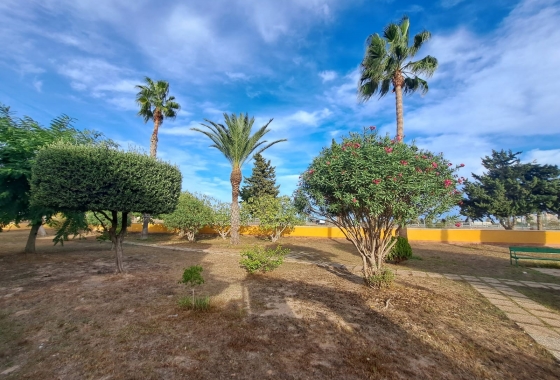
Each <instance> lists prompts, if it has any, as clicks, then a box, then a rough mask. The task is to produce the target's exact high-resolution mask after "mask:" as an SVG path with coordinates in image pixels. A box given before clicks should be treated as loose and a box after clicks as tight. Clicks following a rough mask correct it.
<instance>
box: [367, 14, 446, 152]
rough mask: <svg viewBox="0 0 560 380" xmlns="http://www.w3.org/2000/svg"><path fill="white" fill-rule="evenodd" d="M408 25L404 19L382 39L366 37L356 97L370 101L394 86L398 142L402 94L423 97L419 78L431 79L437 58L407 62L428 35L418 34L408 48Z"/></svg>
mask: <svg viewBox="0 0 560 380" xmlns="http://www.w3.org/2000/svg"><path fill="white" fill-rule="evenodd" d="M409 26H410V22H409V19H408V17H407V16H404V17H403V18H402V20H401V21H400V22H399V23H398V24H394V23H391V24H389V25H387V26H386V27H385V30H384V31H383V37H381V36H380V35H379V34H377V33H376V34H372V35H371V36H369V37H368V39H367V40H366V43H367V48H366V53H365V56H364V59H363V61H362V63H361V77H360V81H359V83H358V98H360V99H361V100H362V101H366V100H369V98H371V96H372V95H375V94H379V97H380V98H382V97H384V96H385V95H387V93H388V92H389V89H390V88H391V85H393V92H394V93H395V97H396V108H397V139H399V140H400V141H402V139H403V138H404V120H403V102H402V95H403V92H404V93H405V94H411V93H414V92H416V91H417V90H420V91H421V92H422V94H425V93H427V92H428V82H426V81H425V80H424V79H422V78H419V77H418V75H419V74H424V75H426V76H427V77H431V76H432V75H433V74H434V72H435V71H436V69H437V66H438V61H437V59H436V58H434V57H431V56H429V55H427V56H426V57H424V58H422V59H421V60H419V61H416V62H412V61H410V59H411V58H412V57H414V56H415V55H416V53H418V50H420V48H421V47H422V45H423V44H424V42H426V41H428V40H429V39H430V37H431V34H430V32H428V31H427V30H424V31H423V32H420V33H418V34H417V35H415V36H414V42H413V43H412V45H411V46H409V45H408V42H409V37H408V32H409ZM407 60H408V62H407Z"/></svg>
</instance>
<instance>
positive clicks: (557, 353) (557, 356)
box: [548, 350, 560, 361]
mask: <svg viewBox="0 0 560 380" xmlns="http://www.w3.org/2000/svg"><path fill="white" fill-rule="evenodd" d="M548 351H549V352H550V353H551V354H552V356H554V358H555V359H556V360H558V361H560V351H554V350H548Z"/></svg>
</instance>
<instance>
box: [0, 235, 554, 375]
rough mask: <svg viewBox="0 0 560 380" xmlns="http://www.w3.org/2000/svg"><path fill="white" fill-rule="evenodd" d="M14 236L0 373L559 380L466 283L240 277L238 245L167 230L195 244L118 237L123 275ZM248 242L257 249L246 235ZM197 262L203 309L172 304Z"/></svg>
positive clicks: (541, 354)
mask: <svg viewBox="0 0 560 380" xmlns="http://www.w3.org/2000/svg"><path fill="white" fill-rule="evenodd" d="M26 233H27V231H9V232H6V233H0V373H2V372H8V373H6V374H4V375H0V379H4V378H5V379H12V378H13V379H15V378H17V379H42V378H45V379H46V378H48V379H55V378H60V379H77V378H80V379H82V378H83V379H90V378H91V379H101V378H102V379H152V378H153V379H173V378H192V379H222V378H227V379H235V378H240V379H263V378H264V379H266V378H271V379H315V378H320V379H324V378H336V379H341V378H344V379H368V378H371V379H393V378H396V379H399V378H402V379H408V378H410V379H413V378H414V379H417V378H442V379H443V378H445V379H450V378H457V379H480V378H491V379H511V378H516V379H536V378H538V379H556V378H558V377H559V376H560V367H559V366H558V364H557V363H556V362H555V361H554V359H553V358H552V356H550V354H548V352H546V351H545V350H544V349H542V348H541V347H540V346H538V345H537V344H536V343H535V342H534V341H533V340H532V339H531V338H530V337H528V336H527V335H526V334H524V333H523V331H521V330H520V329H519V328H518V327H517V326H516V325H515V324H514V323H513V322H511V321H510V320H508V319H507V318H506V317H505V315H504V314H502V313H501V312H500V311H499V310H497V309H496V308H494V307H493V306H492V305H491V304H489V303H488V302H487V301H486V300H485V299H484V298H482V297H481V296H480V295H479V294H478V293H477V292H476V291H475V290H473V289H472V288H471V287H470V286H469V285H467V284H466V283H463V282H453V281H450V280H447V279H428V278H416V277H414V278H399V279H398V280H397V281H396V283H395V285H394V286H393V287H392V288H391V289H388V290H377V291H376V290H371V289H367V288H365V287H364V286H363V285H362V284H361V281H360V278H359V277H358V276H352V275H342V274H340V273H337V272H333V271H330V270H328V269H326V268H322V267H318V266H315V265H305V264H298V263H285V264H284V265H283V266H282V267H280V268H279V269H278V270H276V271H274V272H272V273H269V274H266V275H261V276H247V275H246V274H245V272H244V271H243V270H242V269H240V268H239V265H238V259H239V257H238V252H239V250H238V249H237V248H231V247H228V246H227V244H223V243H222V242H220V241H219V239H208V240H203V241H202V242H200V243H197V244H194V245H192V244H188V243H183V242H179V241H177V240H176V239H174V238H170V237H169V236H167V235H154V236H152V237H151V240H152V242H153V241H155V240H165V241H168V243H175V244H179V245H184V246H187V247H190V248H194V247H196V248H204V249H206V251H204V252H194V251H192V252H184V251H171V250H163V249H158V248H151V247H138V246H131V245H127V246H125V267H126V268H127V271H128V273H127V274H126V275H120V276H119V275H114V274H113V268H114V262H113V257H112V254H111V252H110V251H109V245H108V244H106V243H98V242H96V241H94V240H93V239H88V240H82V241H70V242H67V243H66V244H65V245H64V247H59V246H57V247H53V246H52V243H51V242H50V238H48V237H47V238H42V239H39V240H38V252H39V253H38V254H35V255H26V254H22V253H20V252H21V250H22V248H23V246H24V244H25V237H26ZM134 238H135V237H134V236H130V240H134ZM282 243H283V245H284V246H286V247H289V248H291V249H292V251H294V252H307V254H306V255H303V258H304V260H305V259H307V260H308V261H325V260H331V261H335V262H340V263H344V264H351V263H355V264H359V259H358V257H357V256H356V255H355V254H354V252H353V250H352V249H351V246H350V245H349V244H348V243H347V242H345V241H342V240H328V239H295V238H286V239H284V240H283V242H282ZM252 244H264V243H263V242H262V241H260V240H258V239H255V238H251V237H246V238H244V239H243V245H244V246H250V245H252ZM494 250H495V251H494ZM414 252H415V255H417V256H419V257H421V258H422V260H411V261H409V262H407V264H406V266H407V267H408V268H411V269H418V270H430V271H436V270H441V271H443V272H445V273H459V274H472V271H475V270H476V271H481V272H480V273H478V275H492V276H495V277H503V278H505V277H509V278H516V276H529V277H530V278H531V279H537V280H545V281H547V282H555V281H556V282H558V280H557V279H555V278H554V277H550V276H546V275H543V274H540V273H537V272H534V271H532V270H531V269H530V268H526V267H521V268H517V269H515V268H513V269H512V268H509V260H508V259H507V254H505V257H504V252H505V251H504V248H500V247H488V248H485V247H483V246H479V247H461V246H451V245H442V244H432V245H424V244H422V245H415V246H414ZM194 264H200V265H202V266H203V268H204V272H203V275H204V277H205V279H206V283H205V284H204V285H202V286H201V287H200V289H199V290H198V292H199V294H203V295H210V296H212V297H213V302H214V305H215V306H214V307H213V309H212V310H211V311H209V312H205V313H200V312H199V313H194V312H191V311H186V310H183V309H180V308H179V307H178V306H177V301H178V299H179V298H180V297H182V296H184V295H186V294H188V293H189V290H188V289H187V288H185V287H184V286H183V285H181V284H179V283H178V280H179V278H180V276H181V273H182V270H183V269H184V268H185V267H187V266H190V265H194ZM523 272H527V273H526V274H524V273H523ZM533 272H534V273H533ZM490 273H491V274H490ZM475 275H476V274H475ZM539 276H540V277H539ZM387 300H390V301H389V304H388V307H386V305H387V302H386V301H387ZM247 305H249V309H248V308H247V307H246V306H247Z"/></svg>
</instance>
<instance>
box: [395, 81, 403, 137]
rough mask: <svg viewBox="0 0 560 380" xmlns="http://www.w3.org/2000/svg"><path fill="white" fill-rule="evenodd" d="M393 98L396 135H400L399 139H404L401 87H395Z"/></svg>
mask: <svg viewBox="0 0 560 380" xmlns="http://www.w3.org/2000/svg"><path fill="white" fill-rule="evenodd" d="M395 100H396V108H397V137H400V141H403V140H404V115H403V114H404V112H403V101H402V87H401V86H396V87H395Z"/></svg>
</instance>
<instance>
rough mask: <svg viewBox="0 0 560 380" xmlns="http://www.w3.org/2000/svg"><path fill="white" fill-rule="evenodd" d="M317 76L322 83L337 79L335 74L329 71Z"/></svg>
mask: <svg viewBox="0 0 560 380" xmlns="http://www.w3.org/2000/svg"><path fill="white" fill-rule="evenodd" d="M319 76H320V77H321V79H322V80H323V83H325V82H329V81H331V80H333V79H336V77H337V75H336V72H334V71H331V70H326V71H321V72H320V73H319Z"/></svg>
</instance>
